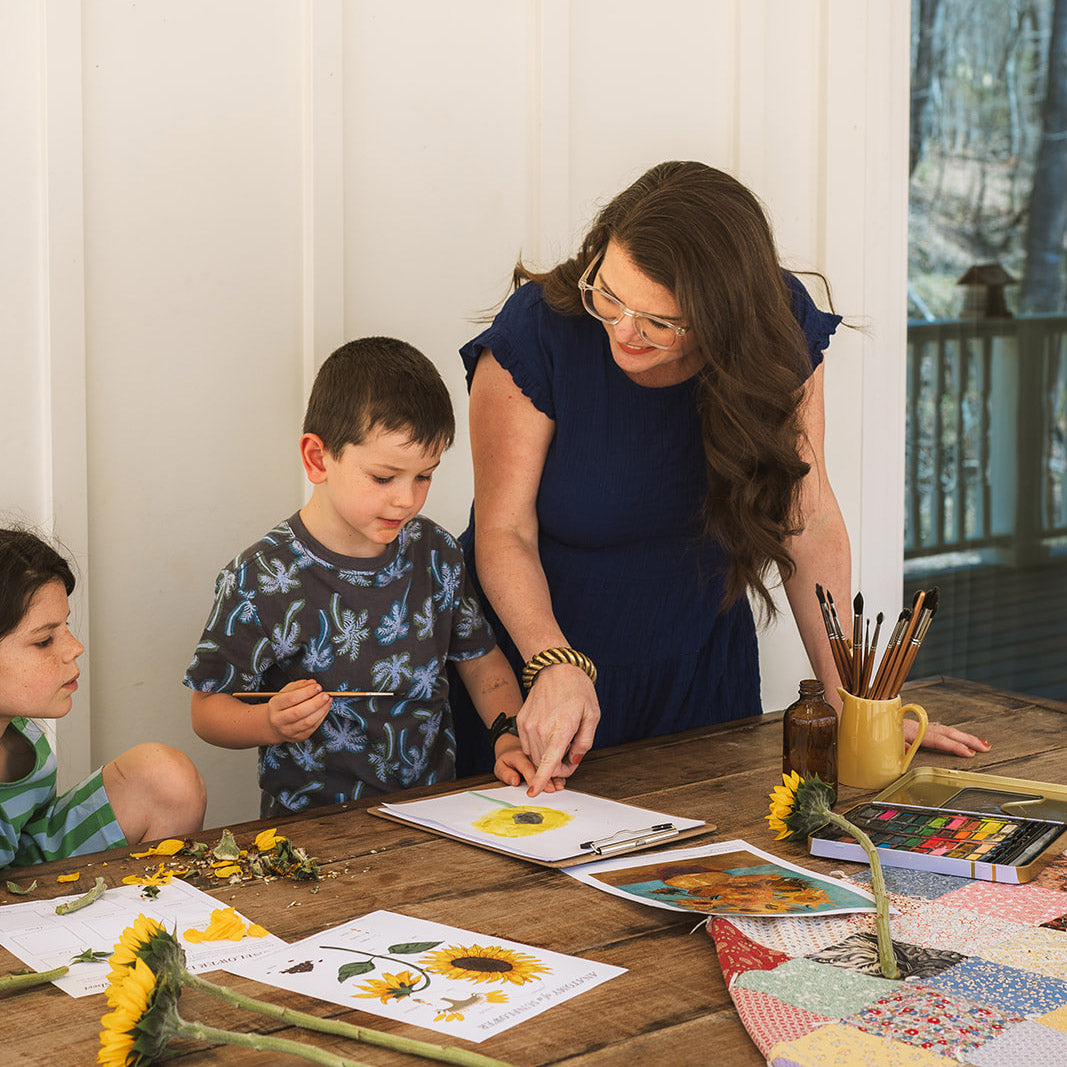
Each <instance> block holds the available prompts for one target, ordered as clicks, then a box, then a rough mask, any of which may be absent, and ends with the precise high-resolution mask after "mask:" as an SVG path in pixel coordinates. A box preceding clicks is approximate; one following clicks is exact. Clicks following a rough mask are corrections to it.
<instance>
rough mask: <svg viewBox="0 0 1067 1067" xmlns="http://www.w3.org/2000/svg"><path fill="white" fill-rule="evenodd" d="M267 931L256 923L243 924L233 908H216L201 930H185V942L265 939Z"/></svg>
mask: <svg viewBox="0 0 1067 1067" xmlns="http://www.w3.org/2000/svg"><path fill="white" fill-rule="evenodd" d="M266 935H267V931H266V930H265V929H264V928H263V927H262V926H260V925H259V924H258V923H247V924H246V923H245V921H244V920H243V919H242V918H241V917H240V916H239V915H238V914H237V912H236V911H235V910H234V909H233V908H216V909H215V910H214V911H213V912H212V913H211V922H209V923H208V925H207V927H206V928H205V929H203V930H196V929H191V930H186V931H185V933H184V934H183V935H182V936H183V937H184V938H185V940H186V941H192V942H193V943H194V944H200V943H201V942H202V941H242V940H243V939H244V938H246V937H266Z"/></svg>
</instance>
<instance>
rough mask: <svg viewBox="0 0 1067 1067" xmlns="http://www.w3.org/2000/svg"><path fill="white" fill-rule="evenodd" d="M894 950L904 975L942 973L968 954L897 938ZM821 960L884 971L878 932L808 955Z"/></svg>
mask: <svg viewBox="0 0 1067 1067" xmlns="http://www.w3.org/2000/svg"><path fill="white" fill-rule="evenodd" d="M893 954H894V955H895V957H896V961H897V967H898V968H899V969H900V977H901V978H927V977H929V976H930V975H934V974H940V973H941V971H947V970H948V968H949V967H955V966H956V964H957V963H961V962H962V961H963V960H965V959H966V958H967V957H966V956H962V955H960V953H958V952H950V951H948V950H947V949H937V948H922V947H920V946H919V945H909V944H907V943H906V942H904V941H897V940H896V938H894V939H893ZM807 958H808V959H809V960H816V961H817V962H819V963H830V964H832V965H833V966H834V967H846V968H848V970H850V971H859V972H860V974H870V975H874V976H875V977H878V976H879V975H881V973H882V964H881V962H880V960H879V958H878V937H877V935H876V934H868V933H859V934H853V935H852V936H851V937H846V938H845V940H844V941H840V942H838V944H836V945H829V946H827V947H826V948H824V949H820V950H819V951H818V952H812V953H810V954H809V955H808V957H807Z"/></svg>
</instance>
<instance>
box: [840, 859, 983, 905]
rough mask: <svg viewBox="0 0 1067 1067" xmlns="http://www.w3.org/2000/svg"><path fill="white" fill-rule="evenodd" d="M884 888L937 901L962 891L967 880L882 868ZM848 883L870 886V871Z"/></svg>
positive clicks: (865, 871) (891, 891) (903, 894)
mask: <svg viewBox="0 0 1067 1067" xmlns="http://www.w3.org/2000/svg"><path fill="white" fill-rule="evenodd" d="M882 874H883V875H884V876H885V887H886V890H887V891H888V892H890V893H899V894H900V895H901V896H905V897H914V898H916V899H918V900H937V898H938V897H943V896H944V895H945V894H946V893H951V892H952V891H953V890H955V889H962V888H963V887H964V886H965V885H967V884H968V883H969V882H970V879H969V878H956V877H954V876H953V875H951V874H935V873H934V872H933V871H909V870H908V869H907V867H883V868H882ZM849 881H851V882H857V883H860V884H864V885H870V882H871V869H870V867H868V868H867V869H866V870H864V871H860V872H858V873H857V874H853V875H850V876H849Z"/></svg>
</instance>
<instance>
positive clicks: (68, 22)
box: [0, 0, 908, 823]
mask: <svg viewBox="0 0 1067 1067" xmlns="http://www.w3.org/2000/svg"><path fill="white" fill-rule="evenodd" d="M907 18H908V5H907V4H906V3H904V2H903V0H892V2H890V3H884V2H882V0H863V2H857V0H664V2H663V3H660V4H657V5H656V6H655V8H654V9H649V7H648V6H647V5H646V4H643V3H639V2H638V0H582V2H580V3H579V2H568V0H524V2H522V3H519V2H516V3H507V4H502V3H499V2H496V0H455V2H453V3H451V4H448V5H443V4H439V3H437V2H435V0H398V2H396V3H394V4H383V3H380V2H377V0H348V2H345V0H301V2H300V3H292V2H290V0H268V2H257V0H231V2H229V3H227V4H222V5H220V4H215V3H210V2H208V0H182V2H179V0H156V2H154V3H152V4H116V3H113V2H109V0H83V2H82V3H78V2H76V0H47V2H45V3H43V4H41V5H31V4H25V5H23V4H3V5H0V49H2V55H0V59H2V60H3V62H2V64H0V66H2V69H0V101H2V103H0V116H2V125H0V134H2V137H3V148H4V151H5V155H4V159H5V166H4V168H2V170H0V182H2V183H3V184H2V186H0V191H2V193H3V195H2V196H0V224H2V225H3V232H4V234H5V241H4V242H3V244H0V284H3V286H4V291H3V295H4V301H3V303H2V306H3V311H2V318H0V329H2V333H0V340H2V342H3V346H4V350H3V353H2V355H3V360H4V363H3V375H4V379H3V385H4V388H3V389H0V416H3V417H2V418H0V446H2V448H3V458H4V464H3V467H2V471H0V478H2V487H3V494H4V495H3V498H2V499H0V508H2V510H3V512H4V514H5V515H10V514H11V513H12V512H15V513H20V514H22V515H23V516H24V517H27V518H29V519H31V520H32V521H37V522H41V523H43V524H45V525H48V524H49V523H50V522H51V520H52V519H53V518H54V519H55V523H56V527H57V531H58V532H59V534H60V536H62V537H63V538H64V540H66V541H67V543H68V544H69V545H70V546H71V547H72V549H73V550H74V553H75V555H76V556H77V557H78V562H79V563H80V564H81V565H82V571H83V575H84V577H85V578H88V577H89V576H91V578H92V583H91V584H92V599H91V604H90V610H88V612H85V611H83V613H82V614H83V615H85V614H87V615H88V616H89V618H84V617H83V618H81V619H80V620H79V619H78V618H77V615H76V621H77V622H80V623H81V629H82V632H83V634H84V633H85V624H86V623H87V622H88V621H89V620H90V619H91V622H92V635H91V636H92V641H91V644H90V650H89V653H90V654H89V657H88V658H89V659H90V660H91V661H92V664H93V666H94V670H93V681H92V695H93V713H92V755H93V762H94V763H99V762H101V761H103V760H104V759H107V758H110V757H112V756H114V755H115V754H116V753H117V752H118V751H120V750H121V749H123V748H125V747H127V746H128V745H130V744H132V743H134V742H135V741H137V740H142V739H147V738H158V739H161V740H165V741H169V742H170V743H172V744H175V745H177V746H178V747H180V748H183V749H185V750H186V751H188V752H189V753H190V754H191V755H192V756H193V757H194V759H195V760H196V761H197V763H198V764H199V765H200V766H201V768H202V770H203V772H204V775H205V778H206V779H207V781H208V786H209V793H210V796H211V807H210V808H209V814H208V819H209V821H211V822H215V823H218V822H223V821H229V820H232V819H236V818H242V817H246V816H248V815H251V814H253V812H254V810H255V803H256V795H257V790H256V787H255V774H254V759H253V757H252V754H250V753H231V752H226V751H224V750H221V749H215V748H212V747H210V746H207V745H204V744H202V743H201V742H199V741H198V740H197V739H196V738H194V737H193V736H192V734H191V731H190V728H189V725H188V704H189V702H188V694H187V692H186V691H185V690H184V689H183V688H182V687H181V686H180V684H179V679H180V678H181V675H182V673H183V672H184V669H185V666H186V664H187V662H188V660H189V658H190V656H191V654H192V651H193V645H194V643H195V641H196V639H197V637H198V636H199V633H200V630H201V627H202V625H203V620H204V618H205V617H206V614H207V610H208V607H209V604H210V599H211V587H212V582H213V579H214V575H215V573H216V571H217V570H218V569H219V567H220V566H221V565H223V564H224V563H225V562H226V561H227V560H228V559H229V558H230V557H232V556H233V555H234V554H235V553H236V552H237V551H238V550H239V549H241V548H243V547H245V545H247V544H248V543H250V542H251V541H252V540H254V539H255V538H256V537H258V536H259V535H261V534H262V533H263V532H265V530H266V529H268V528H269V527H270V526H271V525H273V524H274V523H275V522H276V521H277V520H278V519H280V518H282V517H284V516H285V515H287V514H289V513H291V512H292V511H293V510H295V508H296V507H298V506H299V504H300V503H301V501H302V500H303V499H304V492H305V487H304V484H303V478H302V473H301V470H300V466H299V462H298V456H297V451H296V442H297V438H298V435H299V427H300V421H301V417H302V413H303V407H304V401H305V397H306V394H307V389H308V387H309V384H310V378H311V376H312V374H313V372H314V369H315V368H316V367H317V366H318V364H319V363H321V361H322V359H323V358H324V357H325V356H326V355H327V354H328V352H329V351H331V350H332V349H333V348H334V347H335V346H336V345H337V344H338V343H340V342H341V341H342V340H345V339H348V338H351V337H355V336H359V335H362V334H367V333H391V334H396V335H398V336H401V337H404V338H406V339H408V340H410V341H412V342H413V343H414V344H416V345H417V346H419V347H420V348H422V349H423V350H424V351H425V352H427V354H428V355H430V356H431V358H433V359H434V360H435V361H436V362H437V363H438V365H439V366H440V367H441V369H442V373H443V374H444V376H445V379H446V381H447V382H448V384H449V387H450V389H451V391H452V395H453V397H454V399H455V404H456V411H457V422H458V428H459V435H458V439H457V445H456V447H455V448H454V449H453V451H452V452H451V453H450V454H449V455H448V456H446V459H445V463H444V465H443V467H442V470H441V472H440V474H439V475H438V477H437V478H436V479H435V485H434V488H433V491H432V492H431V494H430V499H429V506H428V508H427V510H428V512H429V513H430V514H431V515H432V516H433V517H434V518H436V519H438V520H439V521H441V522H442V523H443V524H444V525H445V526H448V527H450V528H453V529H458V528H460V527H462V526H463V524H464V523H465V519H466V512H467V508H468V506H469V503H470V495H471V485H472V481H471V474H470V459H469V450H468V446H467V437H466V421H467V420H466V390H465V387H464V384H463V379H462V371H461V366H460V362H459V360H458V357H457V355H456V349H457V347H458V346H459V345H460V344H461V343H462V342H464V341H465V340H467V339H468V338H469V337H470V336H471V335H472V334H473V333H474V332H475V330H476V329H477V325H476V323H475V322H474V321H472V320H474V319H475V318H476V317H477V316H479V315H484V314H486V313H488V312H491V311H492V309H493V308H494V307H495V306H496V305H497V304H498V303H499V302H500V301H501V300H502V299H503V298H504V296H505V295H506V292H507V289H508V282H509V278H510V271H511V267H512V265H513V263H514V261H515V257H516V256H517V255H518V254H519V253H520V252H521V253H523V254H524V255H525V256H526V257H527V258H529V259H530V260H531V261H532V262H534V263H536V264H537V265H540V266H547V265H550V264H551V263H552V262H554V261H556V260H558V259H559V258H561V257H562V256H564V255H569V254H570V253H571V252H572V251H573V249H574V247H575V245H576V244H577V241H578V240H579V239H580V237H581V235H582V233H583V231H584V229H585V228H586V226H587V225H588V222H589V220H590V219H591V217H592V216H593V215H594V214H595V212H596V210H597V209H598V207H599V206H600V205H601V204H602V203H603V202H604V201H605V200H606V199H608V198H610V197H611V196H612V195H614V194H615V193H616V192H618V191H619V190H620V189H621V188H623V186H625V185H626V184H627V183H628V182H630V181H631V180H633V179H634V178H635V177H636V176H637V175H638V174H640V173H641V172H642V171H644V170H645V169H646V168H647V167H649V166H650V165H652V164H653V163H656V162H658V161H660V160H663V159H670V158H695V159H703V160H705V161H707V162H709V163H711V164H713V165H716V166H720V167H722V168H723V169H726V170H729V171H731V172H732V173H735V174H736V175H737V176H738V177H739V178H741V180H743V181H745V182H747V183H748V184H750V185H751V186H752V187H753V188H754V189H755V191H756V192H757V193H758V194H759V195H760V197H761V198H762V199H763V200H764V201H765V203H766V204H767V206H768V209H769V211H770V214H771V216H772V219H773V221H774V224H775V227H776V232H777V236H778V240H779V246H780V248H781V251H782V254H783V257H784V258H785V260H786V261H787V262H788V263H789V264H790V265H793V266H795V267H798V268H800V267H805V266H814V267H817V268H819V269H822V270H824V271H825V272H826V273H827V275H828V276H829V277H830V280H831V282H832V283H833V284H834V290H835V299H836V302H837V304H838V306H839V310H841V311H843V312H844V313H845V314H846V316H847V317H848V318H849V319H850V320H853V321H857V322H859V323H861V324H866V325H868V326H869V327H870V329H869V332H868V333H859V332H852V333H848V332H842V333H840V334H839V335H838V337H837V338H836V339H835V341H834V343H833V346H832V348H831V351H830V358H829V361H828V365H827V410H828V431H827V434H828V440H827V453H828V463H829V465H830V470H831V476H832V478H833V481H834V484H835V487H836V489H837V491H838V494H839V496H840V498H841V502H842V506H843V509H844V511H845V515H846V519H847V521H848V524H849V527H850V531H851V533H852V538H853V545H854V557H855V568H856V576H857V578H858V579H859V580H860V583H861V585H862V587H863V589H864V591H865V593H868V595H869V599H870V600H871V601H872V602H874V601H878V602H882V601H884V602H885V610H890V604H889V601H890V600H891V599H892V598H893V597H895V596H898V595H899V570H900V556H901V549H902V546H901V540H900V539H901V537H902V533H901V528H902V522H901V518H900V516H901V514H902V507H903V438H902V433H903V398H904V364H903V350H904V345H903V339H904V307H905V304H904V266H905V262H906V257H905V254H904V253H905V248H906V158H907V143H906V138H907V132H906V121H905V120H906V106H907V72H908V48H907V46H908V27H907ZM16 356H17V358H15V357H16ZM86 589H88V584H87V583H86V584H83V586H82V590H86ZM76 606H77V605H76ZM880 606H881V603H880ZM762 648H763V652H764V658H763V667H764V679H765V696H766V704H767V706H769V707H775V706H781V705H782V704H784V703H785V702H787V698H791V696H792V692H793V690H794V687H795V684H796V679H797V678H798V677H800V676H801V675H803V674H804V673H806V667H805V666H804V664H803V653H802V652H801V651H800V645H799V642H798V640H797V639H796V636H795V634H794V633H793V627H792V623H791V621H789V620H788V619H787V620H786V621H785V622H784V623H783V624H781V625H779V626H778V627H777V628H776V630H775V631H773V632H772V633H770V634H768V635H766V637H765V638H764V640H763V641H762ZM86 688H87V687H83V692H82V693H81V694H80V695H79V699H78V702H77V706H76V710H75V714H74V715H73V716H71V717H69V718H68V721H67V722H66V723H64V725H63V734H61V738H60V740H61V743H64V742H65V741H66V731H67V730H68V728H69V729H71V730H74V731H75V733H72V734H70V735H69V737H70V741H69V742H67V743H66V750H65V751H64V753H63V756H64V759H63V770H64V774H65V775H68V780H69V775H70V774H72V773H73V772H74V771H75V770H76V769H80V768H82V767H83V766H84V765H86V762H87V749H88V746H87V745H86V744H85V743H84V736H85V734H84V731H85V729H86V728H87V724H88V723H89V721H90V717H89V713H88V701H87V697H88V695H89V694H88V693H87V692H85V689H86ZM78 729H81V731H82V732H81V733H80V734H79V733H77V732H76V731H77V730H78Z"/></svg>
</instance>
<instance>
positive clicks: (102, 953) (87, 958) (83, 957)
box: [70, 948, 111, 963]
mask: <svg viewBox="0 0 1067 1067" xmlns="http://www.w3.org/2000/svg"><path fill="white" fill-rule="evenodd" d="M110 955H111V953H110V952H108V951H107V950H106V949H97V950H96V951H95V952H94V951H93V949H91V948H87V949H86V950H85V951H84V952H79V953H78V955H77V956H73V957H71V961H70V962H71V963H98V962H99V961H100V960H106V959H107V958H108V957H109V956H110Z"/></svg>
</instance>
